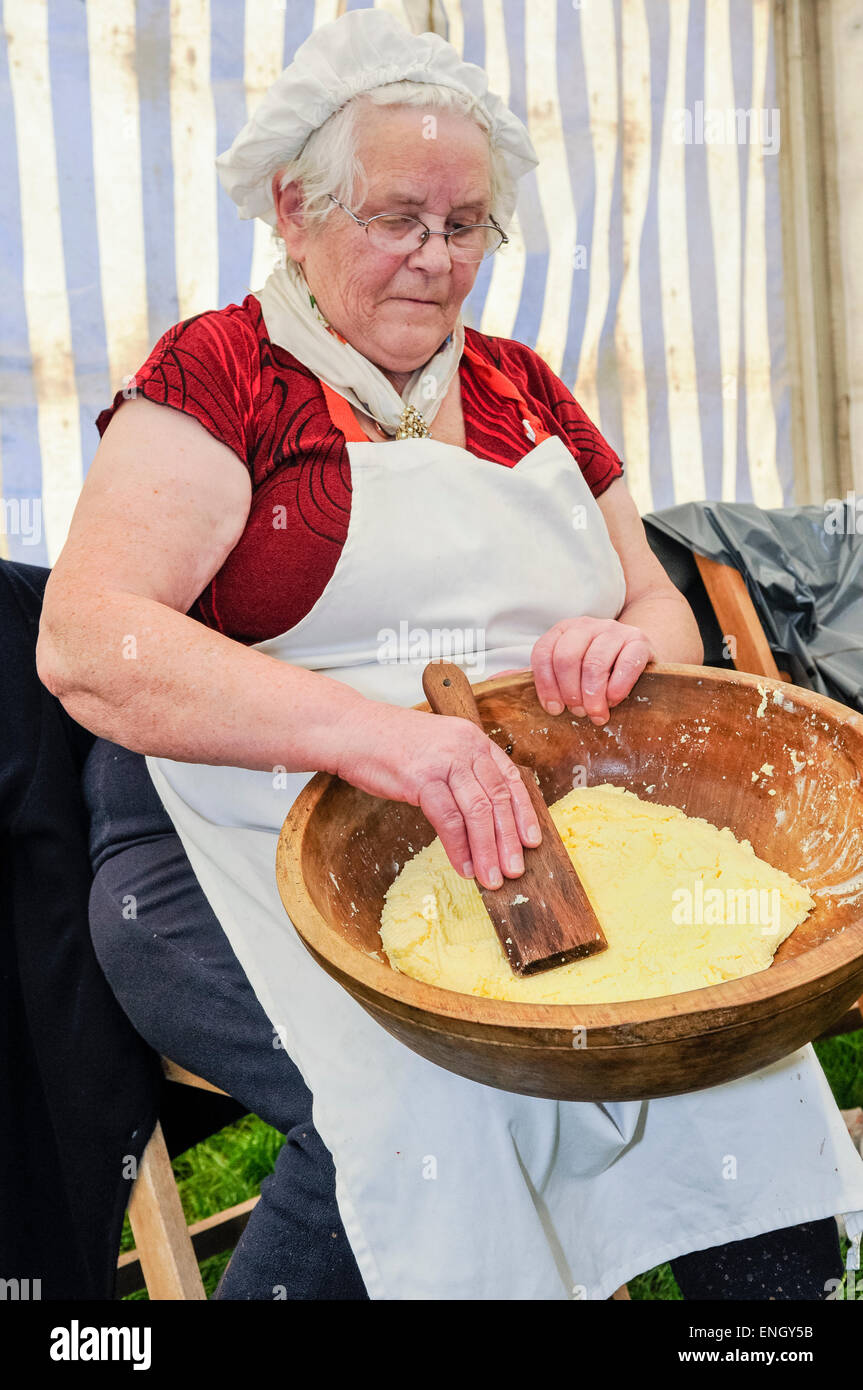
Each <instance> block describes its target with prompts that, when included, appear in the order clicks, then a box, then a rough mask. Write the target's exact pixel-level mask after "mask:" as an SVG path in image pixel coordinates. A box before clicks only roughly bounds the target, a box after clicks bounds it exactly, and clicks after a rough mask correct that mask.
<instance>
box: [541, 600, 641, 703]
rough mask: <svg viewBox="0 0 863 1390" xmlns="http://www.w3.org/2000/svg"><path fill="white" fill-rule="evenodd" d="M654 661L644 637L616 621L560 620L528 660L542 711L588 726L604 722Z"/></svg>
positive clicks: (607, 619) (603, 619) (633, 628)
mask: <svg viewBox="0 0 863 1390" xmlns="http://www.w3.org/2000/svg"><path fill="white" fill-rule="evenodd" d="M656 659H657V658H656V654H655V652H654V650H653V646H652V644H651V641H650V638H649V637H648V636H647V634H646V633H645V632H643V631H642V630H641V628H640V627H630V626H629V625H628V624H627V623H619V622H618V621H617V619H616V618H565V619H564V620H563V621H562V622H559V623H555V625H554V627H552V628H550V629H549V630H548V632H546V633H544V634H543V636H542V637H540V639H539V641H538V642H536V643H535V645H534V648H533V651H532V652H531V658H530V660H531V668H532V670H533V679H534V683H535V685H536V693H537V695H538V697H539V702H540V704H541V705H542V707H543V709H544V710H546V711H547V712H548V713H549V714H562V713H563V710H564V708H567V709H569V710H571V711H572V713H573V714H574V715H576V717H583V716H584V715H589V717H590V718H591V719H592V720H593V722H594V724H604V723H605V722H606V720H607V719H608V715H609V710H610V709H611V708H613V706H614V705H619V704H620V702H621V700H623V699H625V697H626V696H627V695H628V694H629V692H630V690H631V689H632V687H633V686H634V685H635V682H636V681H637V680H638V677H639V676H640V675H641V673H642V671H643V670H644V668H645V666H646V665H647V663H648V662H649V661H656Z"/></svg>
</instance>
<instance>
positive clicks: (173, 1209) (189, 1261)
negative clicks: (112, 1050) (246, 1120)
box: [117, 1057, 258, 1300]
mask: <svg viewBox="0 0 863 1390" xmlns="http://www.w3.org/2000/svg"><path fill="white" fill-rule="evenodd" d="M162 1070H163V1072H164V1073H165V1076H166V1077H167V1078H168V1080H169V1081H174V1082H176V1083H177V1084H178V1085H182V1086H193V1087H196V1088H197V1089H199V1090H202V1091H213V1092H215V1093H216V1095H220V1096H224V1095H226V1094H227V1092H225V1091H222V1090H220V1088H219V1087H218V1086H213V1085H211V1083H210V1082H209V1081H204V1080H203V1078H202V1077H200V1076H195V1075H194V1074H193V1073H192V1072H190V1071H186V1069H185V1067H180V1066H177V1064H176V1063H175V1062H171V1061H169V1060H168V1059H167V1058H166V1057H163V1058H162ZM257 1201H258V1198H257V1197H252V1198H250V1199H249V1200H248V1201H246V1202H239V1203H237V1205H236V1206H233V1207H227V1208H226V1209H225V1210H224V1211H220V1212H217V1213H216V1214H215V1215H214V1216H208V1217H207V1218H206V1219H205V1220H204V1221H196V1222H195V1223H194V1225H192V1226H187V1225H186V1218H185V1216H184V1214H183V1208H182V1205H181V1203H180V1193H179V1191H178V1188H177V1183H176V1180H175V1178H174V1173H173V1169H172V1168H171V1160H170V1157H169V1155H168V1148H167V1145H166V1143H165V1136H164V1134H163V1133H162V1126H161V1125H160V1124H159V1123H158V1121H157V1122H156V1128H155V1129H154V1130H153V1133H152V1135H151V1136H150V1141H149V1143H148V1144H147V1147H146V1149H145V1150H144V1154H143V1157H142V1159H141V1162H140V1164H139V1166H138V1176H137V1178H136V1180H135V1184H134V1186H133V1188H132V1195H131V1197H130V1198H129V1224H130V1225H131V1227H132V1234H133V1235H134V1237H135V1249H134V1250H130V1251H128V1252H127V1253H126V1254H124V1255H121V1256H120V1258H119V1260H118V1262H117V1294H118V1296H119V1297H122V1296H123V1295H124V1294H125V1293H130V1292H131V1291H132V1290H133V1289H136V1288H140V1286H141V1278H140V1276H141V1275H142V1274H143V1277H144V1283H145V1284H146V1287H147V1293H148V1294H149V1296H150V1298H151V1299H157V1300H164V1299H206V1297H207V1295H206V1294H205V1292H204V1285H203V1282H202V1280H201V1273H200V1270H199V1269H198V1262H199V1261H200V1260H204V1259H207V1258H208V1257H209V1256H210V1255H217V1254H219V1253H220V1252H221V1251H223V1250H227V1249H229V1248H231V1249H232V1248H233V1247H234V1246H235V1245H236V1243H237V1241H238V1240H239V1238H240V1236H241V1235H242V1232H243V1230H244V1228H245V1225H246V1222H247V1221H248V1219H249V1216H250V1215H251V1213H252V1210H253V1208H254V1206H255V1204H256V1202H257Z"/></svg>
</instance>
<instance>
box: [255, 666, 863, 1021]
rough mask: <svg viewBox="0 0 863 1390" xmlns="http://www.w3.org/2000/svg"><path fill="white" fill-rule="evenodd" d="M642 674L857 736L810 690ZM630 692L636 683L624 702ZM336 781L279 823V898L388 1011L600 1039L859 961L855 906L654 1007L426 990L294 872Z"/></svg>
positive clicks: (862, 936)
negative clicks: (778, 957)
mask: <svg viewBox="0 0 863 1390" xmlns="http://www.w3.org/2000/svg"><path fill="white" fill-rule="evenodd" d="M647 674H652V675H658V676H666V675H668V676H684V677H689V678H692V679H694V680H697V681H699V682H701V681H712V682H713V683H715V684H717V685H718V684H731V685H740V686H744V687H746V686H748V687H750V688H751V689H753V690H754V691H755V692H756V693H757V694H758V696H759V703H760V698H761V695H762V693H763V691H764V690H765V689H766V690H768V691H771V690H780V691H781V692H782V693H783V694H786V693H787V696H788V697H789V698H790V697H791V696H793V697H795V698H796V699H797V700H798V701H800V702H801V703H803V704H804V705H806V706H807V707H808V708H809V709H810V710H814V711H815V712H816V713H822V714H824V715H827V716H829V717H830V718H831V719H832V720H833V721H834V723H841V724H844V725H848V726H850V727H851V728H852V729H854V730H855V731H856V732H857V733H859V734H860V735H861V737H863V716H861V715H859V714H858V713H857V712H856V711H855V710H852V709H850V708H849V707H848V706H846V705H843V704H841V703H840V702H839V701H838V700H833V699H831V698H830V697H829V696H826V695H821V694H820V693H819V692H817V691H812V690H807V689H805V688H804V687H802V686H797V685H793V684H791V683H790V682H788V681H782V680H778V679H776V678H775V677H771V676H759V675H754V674H751V673H750V672H745V671H733V670H729V669H728V668H725V667H714V666H693V665H683V664H674V663H663V662H651V663H649V664H648V665H647V666H646V667H645V669H644V672H643V673H642V675H647ZM640 679H641V677H639V680H640ZM528 684H533V674H532V672H531V671H530V670H527V671H525V672H524V673H522V674H520V675H517V676H513V675H509V676H492V677H490V678H489V679H488V680H486V681H481V682H477V683H476V684H475V685H474V687H473V688H474V691H475V692H476V693H477V694H478V695H483V694H486V693H490V692H492V691H494V690H495V689H497V688H504V687H506V688H512V687H513V685H515V686H519V685H528ZM759 687H761V689H760V690H759ZM637 688H638V681H636V683H635V685H634V686H633V689H632V691H631V692H630V695H631V694H633V693H634V692H635V691H636V690H637ZM629 698H630V696H629V695H628V696H626V699H629ZM621 703H622V702H621ZM412 708H413V709H418V710H426V711H427V710H429V709H430V706H429V704H428V702H427V701H422V702H421V703H419V704H416V705H414V706H412ZM861 771H863V768H861ZM339 780H340V779H339V778H338V777H337V776H336V775H335V774H332V773H328V772H318V773H316V774H315V775H314V776H313V777H312V778H311V779H310V780H309V781H308V782H307V783H306V785H305V786H304V787H303V788H302V790H301V791H300V793H299V795H298V797H297V799H296V801H295V802H294V803H293V805H292V807H291V809H290V811H289V812H288V814H287V816H286V817H285V820H284V823H283V825H282V829H281V831H280V834H279V839H278V846H277V852H276V862H277V881H278V887H279V893H280V895H281V898H282V902H283V904H284V907H285V911H286V913H287V915H288V918H289V920H290V922H291V924H292V925H293V928H294V930H295V931H296V932H297V934H298V936H299V937H300V939H301V940H302V941H303V944H304V945H305V946H306V947H307V949H309V950H310V951H311V953H312V954H313V955H314V956H315V957H317V958H319V959H320V960H322V961H325V962H327V963H328V964H329V965H330V966H332V967H333V968H334V970H335V971H336V972H337V973H338V974H339V975H340V976H342V975H344V976H347V977H348V978H349V979H351V980H352V981H354V982H355V983H356V984H357V985H358V986H362V987H363V990H364V991H365V992H371V993H372V994H374V995H377V996H379V997H382V998H383V999H385V1000H387V1001H388V1002H389V1004H391V1005H396V1006H398V1005H401V1006H403V1007H404V1008H406V1009H409V1010H420V1011H422V1012H423V1013H428V1014H431V1015H432V1016H435V1015H437V1016H441V1017H445V1018H447V1019H450V1020H453V1021H456V1022H461V1023H464V1024H469V1025H491V1026H496V1027H505V1028H508V1029H512V1030H516V1031H518V1030H520V1029H533V1030H535V1029H537V1028H539V1029H544V1030H548V1031H564V1032H566V1033H567V1034H571V1033H572V1031H573V1029H574V1028H575V1027H584V1028H586V1029H595V1030H605V1031H608V1030H610V1029H611V1030H613V1029H615V1028H622V1029H626V1028H630V1027H632V1026H637V1025H639V1024H658V1023H661V1022H662V1021H663V1020H669V1021H670V1020H675V1021H676V1022H677V1023H678V1024H679V1023H681V1022H684V1021H686V1020H687V1019H694V1018H695V1017H696V1016H701V1015H706V1014H711V1013H712V1014H714V1015H717V1014H725V1013H727V1011H728V1010H730V1009H734V1008H735V1007H739V1006H740V1005H751V1006H758V1005H759V1004H763V1003H765V1002H766V1001H768V1000H771V1001H773V1002H775V1001H776V1000H777V998H778V997H781V996H782V995H783V994H787V993H790V992H792V991H795V990H797V989H799V988H800V987H801V986H806V985H810V984H812V983H814V982H815V981H817V980H824V982H825V991H826V990H827V989H829V988H830V985H831V981H830V979H829V977H830V976H831V974H832V973H835V972H839V971H841V970H842V969H843V967H850V966H851V965H852V964H853V963H854V961H855V960H856V959H857V958H858V957H860V956H863V905H861V917H860V920H859V921H857V922H852V923H849V924H848V925H847V926H846V927H844V928H842V930H841V931H839V932H837V933H836V935H835V936H832V937H830V938H828V940H826V941H823V942H821V943H819V945H817V946H812V947H810V948H809V949H808V950H807V951H804V952H802V953H801V954H800V955H798V956H794V957H793V958H792V959H790V960H785V961H778V962H775V963H773V964H772V965H771V966H769V967H766V968H765V969H764V970H759V971H756V972H755V973H754V974H751V975H744V976H741V977H739V978H738V979H735V980H723V981H721V982H720V983H719V984H713V985H704V986H701V987H700V988H698V989H690V990H682V991H680V992H679V993H676V994H662V995H656V996H655V997H654V998H652V999H639V1000H618V1001H615V1002H612V1003H606V1004H600V1003H594V1004H540V1003H532V1002H523V1001H515V1000H505V999H492V998H486V997H485V996H482V995H476V994H461V993H458V992H457V991H455V990H449V989H443V988H441V986H439V985H430V984H426V983H425V982H424V981H421V980H415V979H414V978H413V977H412V976H410V975H405V974H403V973H402V972H401V971H398V970H396V969H394V967H392V966H391V965H390V964H389V963H388V962H387V961H386V960H385V959H384V960H380V959H377V958H376V957H375V956H374V955H372V954H371V953H369V952H366V951H364V950H362V949H361V948H360V947H357V946H353V945H351V944H350V943H349V942H347V941H346V940H345V939H344V938H343V937H339V936H338V935H337V934H336V933H335V932H334V931H333V930H332V928H331V927H330V926H329V925H328V924H327V923H326V921H325V919H324V918H323V917H322V915H321V913H320V912H319V911H318V909H317V907H316V906H315V904H314V902H313V900H312V898H311V895H310V893H309V891H308V888H307V887H306V884H305V880H304V879H303V875H302V870H301V867H300V861H301V851H302V843H303V838H304V835H305V833H306V829H307V827H308V824H309V821H310V819H311V817H312V815H313V813H314V810H315V808H316V806H317V804H318V802H319V801H320V799H321V797H322V796H323V795H324V793H325V792H326V791H327V790H328V789H329V788H330V786H331V785H332V784H333V783H334V782H337V781H339ZM381 952H383V948H382V947H381ZM768 977H769V983H768ZM789 1007H791V1005H789Z"/></svg>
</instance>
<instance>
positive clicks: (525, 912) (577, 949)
mask: <svg viewBox="0 0 863 1390" xmlns="http://www.w3.org/2000/svg"><path fill="white" fill-rule="evenodd" d="M423 690H424V691H425V695H426V699H427V700H428V702H429V704H430V705H431V707H432V709H433V710H434V712H435V714H449V715H457V716H458V717H459V718H461V719H470V720H471V721H472V722H473V723H474V724H476V725H477V727H478V728H480V729H482V727H483V723H482V719H481V718H480V713H479V709H478V708H477V703H476V700H475V699H474V694H473V691H472V690H471V687H470V682H469V681H468V678H467V676H466V675H465V674H464V672H463V671H462V670H461V668H460V667H459V666H456V665H454V664H453V663H452V662H449V661H431V662H429V664H428V665H427V666H426V668H425V670H424V671H423ZM515 766H516V767H517V768H518V770H519V772H520V773H521V779H522V781H523V782H524V785H525V786H526V787H527V790H528V792H529V793H530V799H531V801H532V802H533V807H534V810H535V811H536V817H537V820H538V821H539V828H540V830H541V831H542V843H541V844H540V845H538V846H537V847H536V849H531V848H529V847H528V846H524V851H523V852H524V873H523V874H521V875H520V876H519V877H518V878H504V881H503V884H502V885H501V887H500V888H484V887H483V886H482V884H481V883H480V882H479V879H477V880H476V886H477V888H478V889H479V891H480V895H481V897H482V900H483V903H484V904H485V907H486V911H487V912H488V915H489V917H490V918H491V920H492V923H493V925H494V929H495V931H496V932H497V934H498V937H499V938H500V944H501V946H502V947H503V949H504V952H505V954H506V957H507V960H508V961H509V963H510V966H511V968H512V970H513V973H514V974H516V975H537V974H539V972H540V971H542V970H553V969H554V968H555V967H556V966H558V965H565V964H566V963H567V961H571V960H581V959H582V958H583V957H585V956H592V955H595V954H596V953H597V952H598V951H604V950H605V949H606V947H607V946H608V942H607V941H606V939H605V936H604V934H603V930H602V927H601V926H600V925H599V922H598V921H597V917H596V913H595V912H594V910H593V908H592V907H591V904H590V899H589V898H588V896H587V894H586V892H585V891H584V885H583V884H582V882H581V879H580V878H579V877H578V874H577V873H576V871H575V868H574V867H573V863H572V860H571V859H570V857H569V855H568V854H567V851H566V847H565V845H564V843H563V841H562V840H561V838H560V834H559V832H558V830H557V827H556V826H555V824H554V821H553V820H552V818H551V815H550V813H549V809H548V807H547V806H546V804H545V800H544V799H543V795H542V792H541V791H540V789H539V787H538V786H537V783H536V779H535V777H534V775H533V770H532V769H531V768H529V767H522V766H521V765H520V764H519V763H516V764H515Z"/></svg>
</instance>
